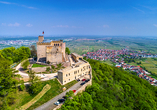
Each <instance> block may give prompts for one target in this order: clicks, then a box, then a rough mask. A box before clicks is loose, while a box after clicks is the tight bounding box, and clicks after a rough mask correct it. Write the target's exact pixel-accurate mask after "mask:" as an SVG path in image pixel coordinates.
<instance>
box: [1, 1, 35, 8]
mask: <svg viewBox="0 0 157 110" xmlns="http://www.w3.org/2000/svg"><path fill="white" fill-rule="evenodd" d="M0 3H2V4H7V5H16V6H21V7H25V8H29V9H37V8H35V7H30V6H26V5H20V4H17V3H12V2H4V1H0Z"/></svg>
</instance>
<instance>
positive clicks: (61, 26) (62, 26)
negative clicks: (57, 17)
mask: <svg viewBox="0 0 157 110" xmlns="http://www.w3.org/2000/svg"><path fill="white" fill-rule="evenodd" d="M52 27H53V28H55V27H58V28H68V27H69V26H68V25H57V26H52Z"/></svg>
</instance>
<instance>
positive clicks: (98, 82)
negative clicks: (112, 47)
mask: <svg viewBox="0 0 157 110" xmlns="http://www.w3.org/2000/svg"><path fill="white" fill-rule="evenodd" d="M88 61H89V63H90V64H91V66H92V69H93V71H92V74H93V85H92V86H89V87H87V88H86V91H85V92H83V93H82V94H78V95H77V96H74V98H73V99H72V100H69V99H68V100H67V101H66V102H65V103H64V105H62V107H61V109H62V110H73V109H75V110H93V109H94V110H131V109H135V110H156V109H157V87H154V86H152V85H150V84H149V83H148V82H147V81H146V80H144V79H140V78H138V77H137V76H136V75H132V74H130V73H128V72H126V71H124V70H120V69H118V68H116V67H112V66H109V65H107V64H104V63H100V62H99V61H95V60H92V59H88Z"/></svg>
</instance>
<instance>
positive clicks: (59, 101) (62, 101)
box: [54, 99, 65, 105]
mask: <svg viewBox="0 0 157 110" xmlns="http://www.w3.org/2000/svg"><path fill="white" fill-rule="evenodd" d="M64 101H65V99H59V100H58V101H57V102H55V103H54V104H55V105H60V104H61V103H64Z"/></svg>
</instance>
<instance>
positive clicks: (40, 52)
mask: <svg viewBox="0 0 157 110" xmlns="http://www.w3.org/2000/svg"><path fill="white" fill-rule="evenodd" d="M65 47H66V46H65V43H63V40H58V41H55V40H49V39H45V40H44V36H39V37H38V42H37V58H38V59H37V61H39V62H50V63H62V62H65V60H63V59H65Z"/></svg>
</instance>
